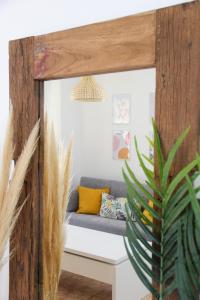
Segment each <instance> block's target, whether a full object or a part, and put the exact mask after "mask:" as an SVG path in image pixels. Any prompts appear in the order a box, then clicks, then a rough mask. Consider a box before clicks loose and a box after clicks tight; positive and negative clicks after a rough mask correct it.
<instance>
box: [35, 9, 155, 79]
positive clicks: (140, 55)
mask: <svg viewBox="0 0 200 300" xmlns="http://www.w3.org/2000/svg"><path fill="white" fill-rule="evenodd" d="M154 65H155V12H150V13H147V14H141V15H135V16H129V17H125V18H121V19H117V20H114V21H108V22H103V23H97V24H92V25H88V26H83V27H80V28H75V29H70V30H65V31H61V32H56V33H51V34H48V35H42V36H38V37H35V71H34V76H35V78H37V79H45V80H48V79H57V78H67V77H75V76H82V75H88V74H100V73H109V72H119V71H127V70H133V69H142V68H148V67H152V66H154Z"/></svg>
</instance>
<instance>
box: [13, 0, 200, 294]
mask: <svg viewBox="0 0 200 300" xmlns="http://www.w3.org/2000/svg"><path fill="white" fill-rule="evenodd" d="M199 20H200V3H199V1H194V2H191V3H187V4H182V5H177V6H173V7H169V8H164V9H159V10H157V11H152V12H149V13H145V14H140V15H133V16H129V17H125V18H121V19H117V20H114V21H108V22H103V23H98V24H93V25H88V26H83V27H80V28H75V29H70V30H65V31H61V32H56V33H50V34H47V35H42V36H36V37H29V38H25V39H20V40H15V41H11V42H10V45H9V54H10V59H9V61H10V98H11V101H12V104H13V108H14V128H15V134H14V140H15V145H16V149H15V159H16V158H17V157H18V155H19V153H20V151H21V149H22V147H23V144H24V142H25V140H26V139H27V136H28V134H29V132H30V130H31V128H32V127H33V125H34V123H35V122H36V121H37V119H38V118H40V119H41V132H40V143H39V147H38V149H37V151H36V153H35V155H34V158H33V160H32V163H31V167H30V169H29V172H28V175H27V177H26V181H25V184H24V189H23V194H22V199H24V198H25V197H26V196H27V195H29V199H28V201H27V203H26V204H25V206H24V208H23V211H22V213H21V215H20V218H19V221H18V223H17V225H16V228H15V231H14V234H13V237H12V242H11V250H12V249H13V245H14V246H15V248H14V250H15V251H14V253H13V257H12V259H11V262H10V279H11V280H10V299H11V300H23V299H24V300H39V299H40V300H41V299H43V295H42V238H43V231H42V219H43V211H42V186H43V102H44V99H43V86H44V80H50V79H58V78H69V77H75V76H82V75H88V74H100V73H107V72H119V71H127V70H135V69H143V68H149V67H155V68H156V74H157V75H156V117H155V118H156V123H157V126H158V129H159V132H160V134H161V139H162V144H163V147H164V150H165V153H167V152H168V150H169V148H170V146H171V144H172V143H173V142H174V140H175V138H176V137H177V136H178V135H179V134H180V132H181V131H182V130H183V129H184V128H185V127H186V126H188V125H190V126H191V130H190V134H189V137H188V138H187V140H186V141H185V143H184V146H183V147H182V148H181V150H180V151H179V156H178V157H177V159H176V162H175V164H174V166H173V169H172V171H171V176H173V175H174V174H175V173H176V172H177V171H178V170H179V169H180V168H181V167H182V166H183V165H184V164H185V163H187V162H188V161H189V160H190V159H192V158H193V157H194V155H195V152H196V151H197V149H198V148H199V124H200V122H199V121H200V84H199V83H200V30H199V29H198V26H199ZM155 172H156V173H157V170H155ZM175 298H176V296H172V297H170V299H175Z"/></svg>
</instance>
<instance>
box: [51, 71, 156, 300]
mask: <svg viewBox="0 0 200 300" xmlns="http://www.w3.org/2000/svg"><path fill="white" fill-rule="evenodd" d="M155 78H156V74H155V69H145V70H137V71H128V72H120V73H112V74H103V75H98V76H92V80H93V79H94V80H95V81H92V82H91V78H89V79H88V78H70V79H64V80H53V81H47V82H45V111H46V112H47V115H48V118H49V120H50V121H51V122H52V123H53V125H54V129H55V133H56V136H57V137H58V138H59V139H61V140H62V141H63V142H64V146H65V147H67V144H68V143H69V140H70V137H71V135H72V133H73V136H74V149H73V169H72V174H73V182H72V188H71V190H72V193H71V196H70V200H69V202H70V203H69V206H68V213H67V216H70V217H69V224H70V225H69V226H68V227H69V229H68V231H69V232H68V234H67V243H66V245H65V251H66V253H68V255H69V256H68V257H67V259H66V260H65V259H64V261H63V265H62V267H63V269H64V270H67V271H68V272H72V273H76V272H75V271H74V268H76V266H75V264H76V263H75V261H73V262H71V265H70V259H72V257H73V255H76V256H77V255H78V258H77V257H76V259H78V265H79V267H78V266H77V268H78V269H79V274H78V275H83V276H84V277H85V279H84V280H86V281H84V282H85V283H84V284H86V285H87V284H88V286H91V282H90V283H87V279H86V278H87V277H89V278H90V279H91V278H92V279H96V280H98V281H101V282H104V283H109V284H112V293H113V294H117V295H118V296H119V295H120V293H121V295H122V294H123V296H121V297H123V299H126V300H129V299H130V298H129V292H128V291H129V290H130V286H131V284H129V281H130V282H131V280H132V282H133V278H132V275H130V276H128V277H127V272H129V274H132V273H133V271H132V267H131V266H130V264H129V265H128V262H127V255H126V251H125V247H124V244H123V235H125V227H126V225H125V219H124V215H123V213H124V212H123V211H118V212H117V214H116V215H115V212H113V211H112V209H111V208H110V207H109V205H108V206H107V207H106V205H107V204H108V203H109V201H110V200H112V199H111V198H112V197H114V198H123V199H124V198H125V197H126V191H125V190H126V187H125V184H124V182H123V176H122V167H123V166H124V162H125V160H127V161H128V163H129V164H130V166H131V168H132V169H134V171H135V174H136V175H137V177H138V178H139V179H140V180H141V181H144V175H143V173H142V170H141V168H140V167H139V163H138V160H137V155H136V151H135V147H134V136H136V137H137V140H138V145H139V148H140V150H141V151H142V152H143V154H145V155H146V156H147V157H149V158H150V159H152V157H153V152H152V151H153V150H152V148H151V147H150V145H149V142H148V141H147V139H146V136H150V138H153V134H152V131H153V130H152V126H151V119H152V118H153V117H154V114H155ZM87 80H89V82H88V81H87ZM94 87H95V88H96V90H95V91H94ZM81 88H82V89H81ZM87 88H89V89H93V90H92V91H89V93H90V97H89V98H90V99H89V101H86V100H85V99H84V98H85V97H86V95H85V94H86V92H88V90H87ZM81 92H82V95H81V96H82V98H81V97H80V99H78V100H77V98H78V97H79V96H80V93H81ZM95 93H97V95H96V94H95ZM91 95H93V96H94V98H95V97H97V96H99V97H100V99H96V98H95V99H92V96H91ZM95 100H99V101H95ZM80 185H81V186H82V187H86V188H88V189H96V190H98V189H100V188H104V189H105V190H104V191H103V192H101V203H100V204H99V205H100V206H99V211H98V212H97V208H96V207H94V205H93V204H94V203H91V201H90V197H94V198H95V197H98V196H96V195H94V194H93V193H92V192H91V191H88V190H87V189H86V190H84V189H83V190H79V193H78V192H77V188H78V186H80ZM107 188H108V190H106V189H107ZM79 189H80V188H79ZM80 193H81V195H82V196H81V199H82V200H81V204H80V198H79V197H80ZM106 194H108V195H109V196H105V195H106ZM103 195H104V197H105V198H104V204H105V205H103ZM110 195H111V198H109V197H110ZM106 197H107V198H106ZM84 201H85V203H83V202H84ZM77 209H78V212H77ZM99 214H100V215H99ZM109 214H110V215H109ZM70 226H72V227H70ZM88 229H89V231H88ZM98 245H99V246H98ZM69 253H70V254H69ZM80 257H82V258H83V257H86V259H85V260H81V261H79V260H80ZM88 259H91V260H92V262H93V263H94V265H92V266H91V262H89V264H87V261H88ZM98 261H99V262H101V263H102V262H103V263H104V264H108V269H109V271H106V272H105V273H101V272H100V271H98V266H99V264H98V263H97V262H98ZM121 262H127V265H126V264H125V263H124V265H123V267H122V269H121V270H119V271H118V272H119V274H117V275H116V276H119V282H111V279H110V277H109V276H110V273H109V272H113V270H116V268H114V267H113V268H114V269H112V270H111V269H110V268H111V266H116V265H118V264H121ZM95 263H96V265H95ZM81 264H82V267H81ZM93 268H94V269H95V270H96V271H95V272H93V271H92V270H93ZM123 268H124V269H123ZM110 270H111V271H110ZM124 272H125V273H126V283H125V282H124V280H123V277H124ZM68 274H70V276H69V275H68ZM78 275H73V276H72V275H71V273H67V272H65V273H64V275H63V276H62V278H61V282H62V289H63V293H65V288H66V289H67V287H68V288H69V284H68V283H67V282H69V281H70V280H76V282H78V279H77V277H76V276H78ZM102 276H103V277H102ZM129 277H130V280H129V279H128V278H129ZM134 280H137V289H138V291H136V294H137V297H136V298H137V299H140V298H141V297H143V296H145V294H147V293H148V292H147V290H146V289H145V288H144V286H143V285H142V284H141V282H140V281H139V279H138V278H137V277H136V278H134ZM72 286H77V283H76V285H73V284H72ZM92 286H93V287H96V289H97V290H98V287H97V286H98V284H97V283H96V282H94V281H92ZM80 289H81V288H80ZM86 290H87V289H86ZM100 290H101V293H104V294H102V298H101V299H111V298H109V297H110V296H109V297H108V298H106V297H107V296H106V295H105V291H106V293H107V294H109V288H108V287H107V286H103V287H102V286H100ZM74 293H75V294H76V293H77V291H74ZM124 293H127V294H126V296H124ZM66 295H67V291H66ZM130 295H132V293H130ZM139 297H140V298H139ZM74 299H75V298H74ZM84 299H86V298H84ZM99 299H100V298H99ZM115 299H122V298H120V297H119V298H117V296H116V298H115Z"/></svg>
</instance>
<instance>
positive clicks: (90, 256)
mask: <svg viewBox="0 0 200 300" xmlns="http://www.w3.org/2000/svg"><path fill="white" fill-rule="evenodd" d="M66 238H67V239H66V245H65V251H64V255H63V262H62V269H63V270H66V271H68V272H72V273H75V274H79V275H82V276H85V277H88V278H91V279H96V280H99V281H102V282H105V283H108V284H111V285H112V299H113V300H139V299H141V298H142V297H144V296H145V295H146V294H147V293H148V291H147V289H146V288H145V286H144V285H143V284H142V283H141V282H140V280H139V278H138V276H137V274H136V273H135V272H134V270H133V268H132V266H131V264H130V262H129V260H128V257H127V254H126V250H125V247H124V241H123V237H122V236H119V235H115V234H110V233H105V232H101V231H96V230H91V229H87V228H83V227H77V226H72V225H67V227H66Z"/></svg>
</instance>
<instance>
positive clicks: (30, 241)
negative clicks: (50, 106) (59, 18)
mask: <svg viewBox="0 0 200 300" xmlns="http://www.w3.org/2000/svg"><path fill="white" fill-rule="evenodd" d="M33 49H34V39H33V38H32V37H31V38H27V39H22V40H16V41H12V42H10V47H9V55H10V60H9V65H10V66H9V67H10V68H9V69H10V70H9V71H10V74H9V75H10V76H9V77H10V98H11V102H12V105H13V111H14V143H15V153H14V159H15V160H16V159H17V158H18V156H19V155H20V153H21V151H22V148H23V146H24V143H25V141H26V140H27V138H28V135H29V133H30V131H31V129H32V128H33V126H34V125H35V123H36V121H37V120H38V119H39V118H40V114H41V111H40V109H41V107H40V97H41V98H42V95H40V93H41V92H42V90H43V89H42V83H39V81H35V80H34V79H33ZM42 113H43V112H42ZM40 150H41V149H40V145H39V147H38V148H37V150H36V152H35V154H34V156H33V159H32V161H31V164H30V167H29V170H28V174H27V176H26V179H25V183H24V187H23V190H22V195H21V198H20V204H22V203H23V202H24V200H25V199H26V198H27V196H28V198H27V202H26V204H25V205H24V207H23V210H22V212H21V214H20V217H19V220H18V222H17V224H16V227H15V230H14V233H13V236H12V239H11V251H13V256H12V259H11V261H10V296H9V297H10V300H37V299H42V294H41V293H40V290H41V289H40V280H41V277H40V267H41V265H42V263H41V258H40V255H41V253H42V251H41V241H42V230H41V227H42V226H41V225H40V220H42V215H41V211H40V205H41V202H42V201H41V200H42V199H41V189H40V186H41V185H42V181H41V170H42V168H43V167H42V166H41V163H40V161H41V160H42V153H41V151H40ZM39 163H40V164H39Z"/></svg>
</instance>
